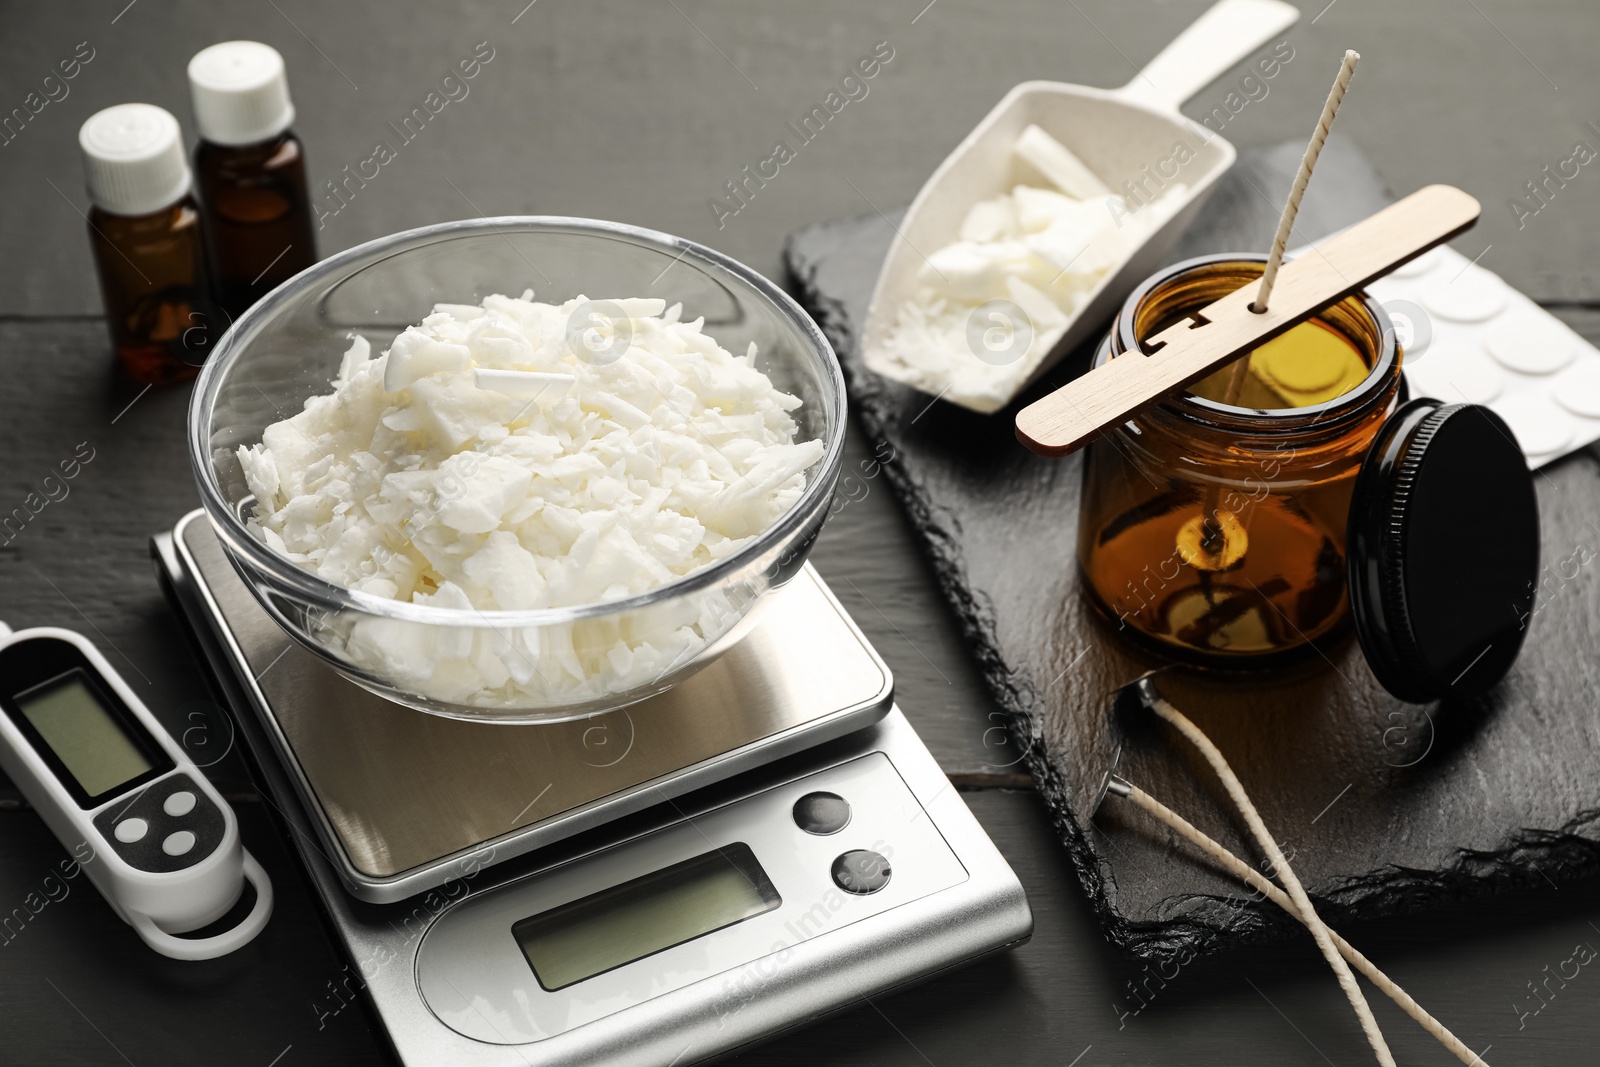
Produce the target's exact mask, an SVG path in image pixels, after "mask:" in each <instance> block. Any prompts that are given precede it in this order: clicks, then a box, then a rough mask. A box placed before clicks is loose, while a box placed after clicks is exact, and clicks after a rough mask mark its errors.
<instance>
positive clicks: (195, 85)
mask: <svg viewBox="0 0 1600 1067" xmlns="http://www.w3.org/2000/svg"><path fill="white" fill-rule="evenodd" d="M189 91H190V93H191V94H192V95H193V97H194V121H195V124H196V125H197V126H199V127H200V137H201V138H202V139H203V140H207V141H210V142H211V143H212V144H222V145H245V144H255V143H257V142H259V141H265V140H266V139H267V138H269V137H276V136H277V135H278V134H280V133H282V132H283V131H284V130H287V129H288V128H289V124H290V123H291V122H293V121H294V105H293V104H292V103H290V102H289V80H288V78H286V77H285V76H284V73H283V57H282V56H280V55H279V54H278V50H277V49H276V48H273V47H272V46H271V45H265V44H262V43H261V42H259V41H224V42H222V43H221V44H214V45H212V46H211V47H210V48H205V49H202V50H201V51H199V52H196V53H195V57H194V58H193V59H191V60H189Z"/></svg>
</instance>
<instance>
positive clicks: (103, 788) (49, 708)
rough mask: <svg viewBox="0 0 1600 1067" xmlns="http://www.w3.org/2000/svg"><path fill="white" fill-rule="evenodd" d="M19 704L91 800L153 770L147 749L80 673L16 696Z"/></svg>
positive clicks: (68, 672)
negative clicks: (146, 752)
mask: <svg viewBox="0 0 1600 1067" xmlns="http://www.w3.org/2000/svg"><path fill="white" fill-rule="evenodd" d="M16 703H17V708H18V709H19V710H20V711H21V712H22V716H23V718H25V719H26V720H27V721H28V723H29V724H30V725H32V727H33V729H34V732H35V733H36V734H37V735H38V738H39V740H41V741H43V742H44V744H45V745H46V746H47V747H48V748H49V749H50V751H51V752H53V753H54V754H55V757H56V759H57V760H59V761H60V763H61V765H62V766H63V767H65V768H66V770H67V773H68V774H70V775H72V777H73V778H74V779H75V780H76V781H77V783H78V786H79V788H80V789H82V790H83V792H84V794H85V795H86V796H87V797H89V798H90V799H94V798H98V797H101V796H103V795H104V794H106V793H109V792H111V791H112V790H114V789H116V788H117V787H118V786H122V785H126V784H127V783H129V782H131V781H133V780H134V779H135V778H139V777H141V776H142V775H146V774H149V773H150V771H152V770H154V769H155V767H154V764H152V763H151V761H150V758H149V756H147V755H146V754H145V751H146V747H147V746H145V745H141V744H140V743H139V741H138V739H136V738H135V737H134V736H133V735H132V734H130V733H129V731H128V728H127V727H126V726H125V725H124V724H123V722H122V717H121V716H119V715H116V714H115V713H113V711H112V709H111V708H109V707H107V706H106V702H105V700H104V698H102V697H101V695H100V694H99V693H98V692H97V691H96V688H95V687H94V686H92V685H91V684H90V683H89V677H88V675H87V674H86V673H85V672H84V671H83V670H82V669H81V668H77V669H74V670H70V671H67V672H66V673H65V674H62V675H59V676H57V677H55V678H52V679H50V680H49V681H48V682H44V683H43V684H41V685H36V686H34V687H33V688H31V689H29V690H27V691H26V692H23V693H18V694H17V696H16Z"/></svg>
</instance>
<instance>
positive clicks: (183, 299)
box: [78, 104, 220, 385]
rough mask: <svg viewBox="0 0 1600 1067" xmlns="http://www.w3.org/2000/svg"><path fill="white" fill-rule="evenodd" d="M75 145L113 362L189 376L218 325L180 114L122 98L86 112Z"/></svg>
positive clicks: (156, 378)
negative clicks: (80, 156) (86, 193)
mask: <svg viewBox="0 0 1600 1067" xmlns="http://www.w3.org/2000/svg"><path fill="white" fill-rule="evenodd" d="M78 145H79V147H80V148H82V149H83V169H84V176H85V178H86V182H87V185H88V190H89V201H90V203H91V204H92V207H91V209H90V211H89V216H88V218H89V243H90V246H91V247H92V248H93V250H94V261H95V269H96V271H97V273H98V274H99V276H100V295H101V300H102V302H103V303H104V305H105V312H106V323H107V325H108V326H109V327H110V330H111V343H112V345H113V347H114V348H115V349H116V355H117V361H118V362H119V363H120V364H121V366H122V369H123V370H124V371H126V372H127V374H128V376H129V377H131V378H132V379H134V380H135V381H138V382H144V383H146V384H152V385H165V384H170V383H173V382H181V381H187V380H189V379H190V378H193V377H194V376H195V375H196V374H197V373H198V372H199V367H200V364H201V362H203V361H204V359H205V357H206V354H207V353H208V352H209V351H210V347H211V343H212V342H213V341H214V340H216V338H217V336H218V335H219V334H220V330H219V329H218V325H219V324H218V323H217V322H216V321H215V320H216V318H217V317H218V316H217V313H216V311H215V308H214V305H213V304H212V303H211V300H210V293H209V286H208V279H207V272H206V253H205V243H204V240H203V238H202V235H201V230H202V223H201V219H200V211H199V207H198V205H196V203H195V200H194V196H193V195H192V192H191V186H192V184H193V182H192V179H191V175H190V173H189V166H188V163H187V161H186V160H185V158H184V151H183V137H182V134H181V132H180V131H179V129H178V120H177V119H175V118H173V117H172V115H171V114H169V113H168V112H166V111H164V110H162V109H161V108H159V107H155V106H153V105H151V104H118V105H117V106H116V107H108V108H106V109H105V110H104V111H101V112H98V113H96V114H94V115H91V116H90V117H89V120H88V121H87V122H85V123H84V124H83V126H82V127H81V128H80V129H79V130H78Z"/></svg>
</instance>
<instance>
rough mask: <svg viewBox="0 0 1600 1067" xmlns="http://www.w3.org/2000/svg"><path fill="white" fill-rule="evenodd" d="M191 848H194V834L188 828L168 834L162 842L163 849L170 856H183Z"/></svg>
mask: <svg viewBox="0 0 1600 1067" xmlns="http://www.w3.org/2000/svg"><path fill="white" fill-rule="evenodd" d="M191 848H194V834H192V833H190V832H189V831H188V830H179V831H178V832H177V833H175V834H168V835H167V839H166V840H165V841H163V842H161V851H162V852H165V853H166V854H167V855H169V856H181V855H183V854H184V853H185V852H188V851H189V850H190V849H191Z"/></svg>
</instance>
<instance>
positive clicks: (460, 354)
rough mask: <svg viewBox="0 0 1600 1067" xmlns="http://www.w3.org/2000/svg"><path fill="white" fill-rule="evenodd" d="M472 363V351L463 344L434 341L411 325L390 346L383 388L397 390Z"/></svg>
mask: <svg viewBox="0 0 1600 1067" xmlns="http://www.w3.org/2000/svg"><path fill="white" fill-rule="evenodd" d="M471 363H472V352H471V350H469V349H468V348H467V346H466V345H457V344H447V343H445V342H443V341H436V340H434V339H433V338H432V337H430V336H428V335H427V334H425V333H423V332H422V331H421V330H419V329H418V328H417V327H415V326H411V327H408V328H407V329H406V331H405V332H404V333H402V334H401V335H400V336H399V337H396V338H395V339H394V343H393V344H391V345H390V346H389V352H388V362H387V363H386V364H385V365H384V372H383V388H384V390H385V391H386V392H390V393H398V392H399V391H400V390H402V389H404V388H406V387H407V386H409V385H412V384H413V383H415V382H418V381H420V380H421V379H423V378H426V377H429V376H431V375H434V374H445V373H451V372H454V371H459V370H462V369H464V368H466V367H467V366H469V365H470V364H471Z"/></svg>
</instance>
